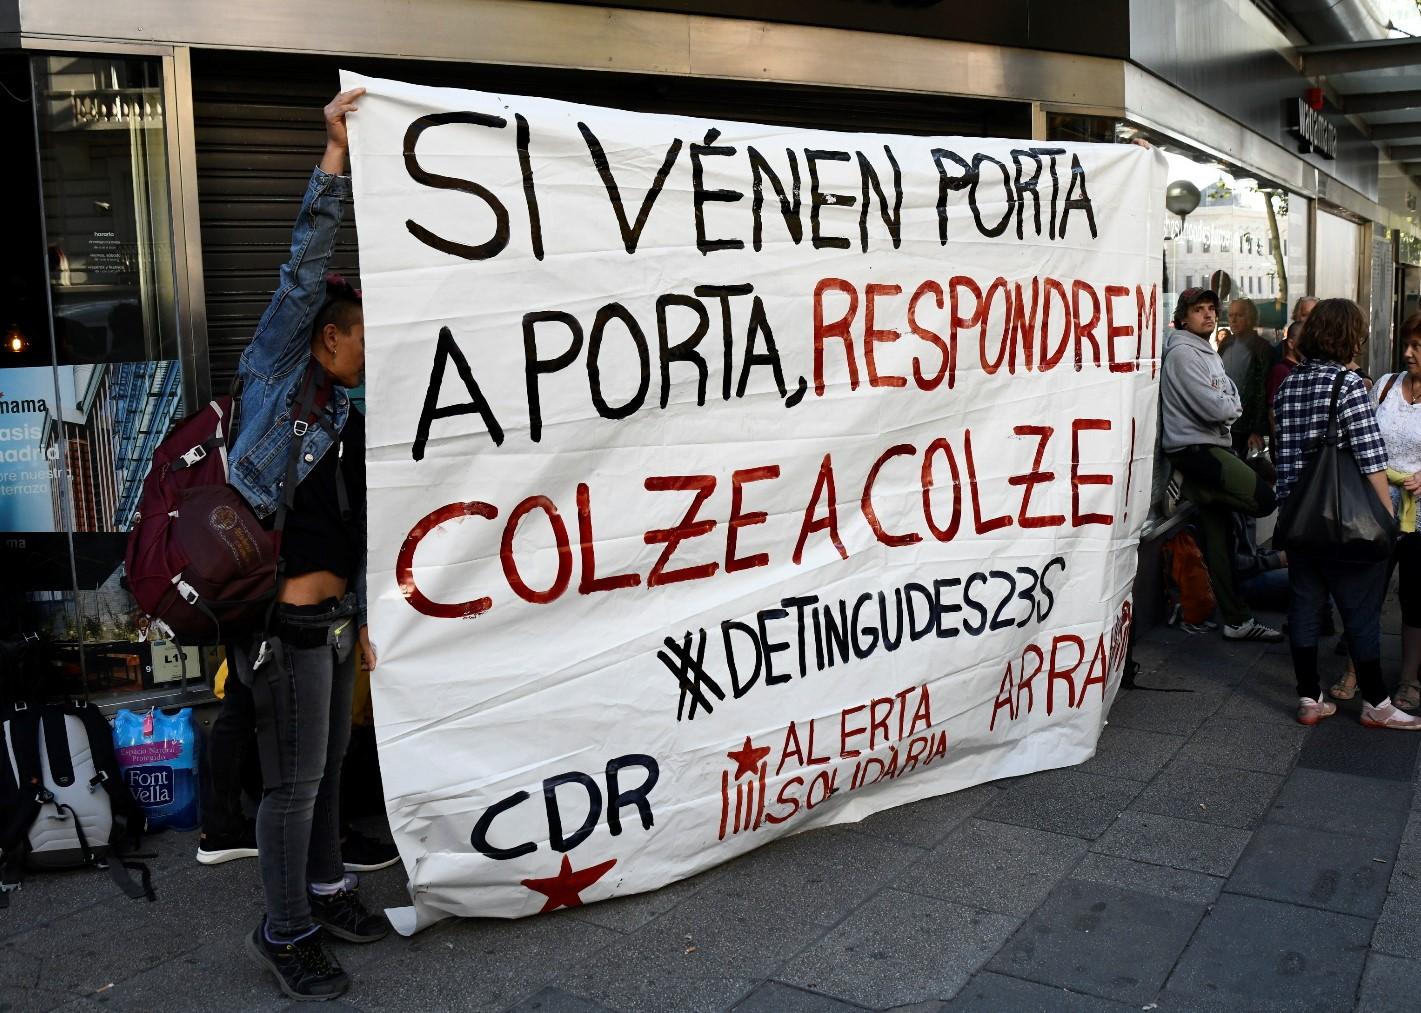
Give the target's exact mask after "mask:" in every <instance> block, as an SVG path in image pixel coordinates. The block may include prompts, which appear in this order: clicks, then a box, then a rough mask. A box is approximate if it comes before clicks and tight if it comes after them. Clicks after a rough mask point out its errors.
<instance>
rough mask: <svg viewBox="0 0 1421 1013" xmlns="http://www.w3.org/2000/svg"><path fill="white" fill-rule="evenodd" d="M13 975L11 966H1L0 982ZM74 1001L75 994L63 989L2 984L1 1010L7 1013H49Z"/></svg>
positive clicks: (0, 986)
mask: <svg viewBox="0 0 1421 1013" xmlns="http://www.w3.org/2000/svg"><path fill="white" fill-rule="evenodd" d="M11 974H12V968H11V965H10V964H0V980H3V979H8V978H9V977H10V976H11ZM74 1000H75V995H74V993H73V992H66V991H64V990H63V989H52V988H36V987H34V986H33V985H24V986H15V985H13V984H11V983H10V982H9V981H6V982H5V984H0V1010H4V1011H5V1013H47V1011H49V1010H54V1009H59V1008H61V1007H62V1006H65V1005H67V1004H69V1003H72V1002H74Z"/></svg>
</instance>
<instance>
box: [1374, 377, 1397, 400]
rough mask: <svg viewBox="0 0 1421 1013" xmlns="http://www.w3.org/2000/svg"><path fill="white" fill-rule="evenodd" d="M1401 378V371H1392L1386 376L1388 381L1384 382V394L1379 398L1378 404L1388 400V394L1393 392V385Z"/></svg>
mask: <svg viewBox="0 0 1421 1013" xmlns="http://www.w3.org/2000/svg"><path fill="white" fill-rule="evenodd" d="M1400 378H1401V374H1400V373H1392V374H1391V375H1390V376H1388V377H1387V378H1386V383H1384V384H1382V396H1381V397H1379V398H1377V404H1381V403H1382V402H1383V401H1385V400H1386V396H1387V395H1388V394H1390V393H1391V388H1392V386H1393V385H1394V384H1395V383H1396V381H1397V380H1399V379H1400Z"/></svg>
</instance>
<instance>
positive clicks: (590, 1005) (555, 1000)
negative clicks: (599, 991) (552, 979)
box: [321, 986, 607, 1013]
mask: <svg viewBox="0 0 1421 1013" xmlns="http://www.w3.org/2000/svg"><path fill="white" fill-rule="evenodd" d="M606 1010H607V1007H606V1006H599V1005H598V1004H597V1003H595V1002H588V1001H587V1000H586V999H579V998H578V997H577V996H575V995H569V994H568V993H567V992H564V991H563V990H562V989H560V988H553V987H552V986H549V987H547V988H544V989H540V990H539V991H537V992H535V993H534V994H532V995H530V996H529V997H528V998H526V999H524V1000H523V1001H522V1002H520V1003H519V1004H518V1005H517V1006H512V1007H510V1008H509V1010H508V1013H604V1011H606ZM321 1013H325V1011H324V1010H322V1011H321Z"/></svg>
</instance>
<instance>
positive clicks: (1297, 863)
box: [1225, 823, 1393, 918]
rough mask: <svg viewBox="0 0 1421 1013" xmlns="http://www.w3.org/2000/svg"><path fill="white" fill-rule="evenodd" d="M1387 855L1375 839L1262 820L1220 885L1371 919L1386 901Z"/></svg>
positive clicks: (1390, 851)
mask: <svg viewBox="0 0 1421 1013" xmlns="http://www.w3.org/2000/svg"><path fill="white" fill-rule="evenodd" d="M1392 854H1393V849H1392V848H1391V847H1389V846H1387V845H1385V844H1383V843H1382V842H1380V841H1377V840H1376V839H1375V838H1369V837H1356V836H1352V835H1344V834H1332V833H1327V832H1325V831H1322V830H1313V829H1311V828H1309V827H1297V826H1289V825H1287V824H1282V823H1265V824H1264V825H1263V826H1261V827H1259V828H1258V831H1257V832H1256V833H1255V834H1254V835H1253V840H1252V841H1250V842H1249V844H1248V850H1247V851H1245V852H1244V854H1243V858H1242V859H1241V860H1240V861H1239V863H1238V868H1236V869H1235V870H1234V874H1233V875H1232V876H1231V877H1230V878H1229V882H1228V886H1226V887H1225V889H1226V890H1228V891H1229V892H1231V893H1243V894H1248V895H1249V896H1251V897H1266V898H1268V899H1269V900H1281V901H1286V902H1288V903H1290V904H1301V905H1303V906H1305V907H1317V908H1325V909H1326V910H1328V911H1340V912H1342V913H1343V914H1350V915H1361V916H1363V917H1366V918H1376V917H1377V916H1378V915H1379V914H1380V913H1381V909H1382V902H1383V901H1384V900H1386V888H1387V881H1388V880H1389V879H1390V878H1391V860H1392Z"/></svg>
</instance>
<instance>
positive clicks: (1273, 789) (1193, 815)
mask: <svg viewBox="0 0 1421 1013" xmlns="http://www.w3.org/2000/svg"><path fill="white" fill-rule="evenodd" d="M1282 783H1283V779H1282V778H1281V777H1278V776H1277V775H1275V774H1260V773H1258V772H1257V771H1252V770H1234V769H1231V768H1229V767H1216V766H1213V765H1212V764H1208V763H1198V762H1195V761H1194V760H1182V759H1176V760H1174V761H1173V762H1172V763H1171V764H1170V765H1169V766H1168V767H1166V768H1165V769H1164V772H1163V773H1161V774H1160V775H1159V777H1157V778H1155V779H1154V780H1153V781H1152V782H1150V786H1149V788H1148V789H1146V790H1145V791H1144V792H1142V793H1141V794H1140V797H1139V798H1137V799H1135V801H1134V802H1133V803H1132V804H1131V806H1130V808H1131V809H1133V810H1135V811H1136V812H1147V813H1155V814H1157V815H1160V816H1174V817H1176V818H1177V819H1183V820H1193V821H1195V822H1197V823H1212V824H1214V825H1216V826H1225V827H1238V828H1239V829H1242V830H1249V829H1252V828H1253V827H1255V826H1257V825H1258V822H1259V821H1260V820H1261V819H1262V818H1263V814H1264V813H1265V812H1267V811H1268V807H1269V805H1270V804H1271V803H1272V801H1273V796H1274V795H1275V794H1276V793H1277V791H1278V787H1279V785H1281V784H1282Z"/></svg>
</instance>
